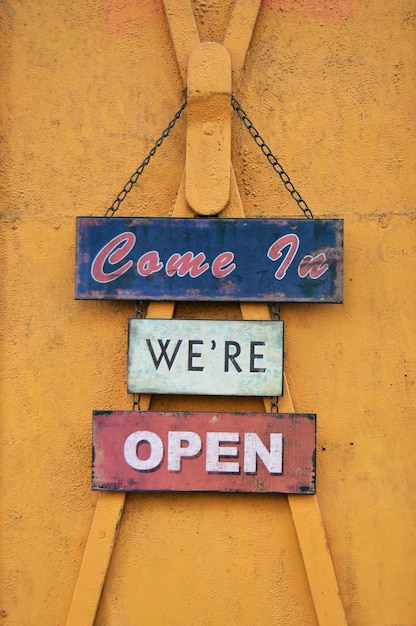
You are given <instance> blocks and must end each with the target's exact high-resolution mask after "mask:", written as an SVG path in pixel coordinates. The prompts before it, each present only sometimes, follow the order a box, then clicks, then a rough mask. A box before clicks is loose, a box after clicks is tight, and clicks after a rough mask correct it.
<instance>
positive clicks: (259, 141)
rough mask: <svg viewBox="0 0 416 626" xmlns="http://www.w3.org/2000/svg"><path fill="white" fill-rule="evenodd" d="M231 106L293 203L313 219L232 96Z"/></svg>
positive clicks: (300, 197)
mask: <svg viewBox="0 0 416 626" xmlns="http://www.w3.org/2000/svg"><path fill="white" fill-rule="evenodd" d="M231 104H232V107H233V109H234V110H235V111H236V113H237V115H238V117H239V118H240V120H241V121H242V122H243V124H244V126H245V127H246V128H247V130H248V132H249V133H250V135H251V136H252V137H253V139H254V141H255V143H256V144H257V145H258V147H259V148H260V150H261V151H262V152H263V154H264V156H265V157H266V159H267V160H268V162H269V163H270V165H271V166H272V168H273V169H274V171H275V172H277V174H278V175H279V176H280V179H281V181H282V183H283V184H284V186H285V187H286V189H287V190H288V192H289V193H290V195H291V196H292V198H293V199H294V201H295V202H296V203H297V205H298V207H299V208H300V210H301V211H302V212H303V214H304V216H305V217H306V218H307V219H311V218H312V219H313V214H312V211H311V210H310V208H309V207H308V205H307V204H306V202H305V200H304V199H303V198H302V196H301V195H300V193H299V192H298V191H297V190H296V189H295V186H294V185H293V183H292V181H291V180H290V178H289V176H288V174H287V173H286V172H285V170H284V168H283V167H282V165H281V164H280V163H279V161H278V160H277V158H276V157H275V155H274V154H273V152H272V151H271V150H270V148H269V146H268V145H267V144H266V142H265V141H264V139H263V137H262V136H261V135H260V133H259V132H258V130H257V129H256V128H255V127H254V126H253V123H252V122H251V120H250V118H249V117H248V115H247V113H246V112H245V111H244V110H243V108H242V107H241V105H240V103H239V102H238V100H237V99H236V98H235V97H234V96H233V95H232V96H231Z"/></svg>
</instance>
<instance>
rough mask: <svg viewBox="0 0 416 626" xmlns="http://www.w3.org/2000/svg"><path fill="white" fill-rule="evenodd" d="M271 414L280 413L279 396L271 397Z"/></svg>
mask: <svg viewBox="0 0 416 626" xmlns="http://www.w3.org/2000/svg"><path fill="white" fill-rule="evenodd" d="M270 413H279V398H278V396H271V398H270Z"/></svg>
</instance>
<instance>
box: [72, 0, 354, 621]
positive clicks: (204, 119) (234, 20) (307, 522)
mask: <svg viewBox="0 0 416 626" xmlns="http://www.w3.org/2000/svg"><path fill="white" fill-rule="evenodd" d="M163 4H164V7H165V12H166V15H167V19H168V23H169V28H170V32H171V35H172V40H173V44H174V48H175V53H176V57H177V60H178V65H179V69H180V72H181V75H182V79H183V82H184V85H185V86H186V87H187V93H188V128H187V154H186V166H185V171H184V174H183V177H182V181H181V184H180V187H179V191H178V195H177V198H176V201H175V206H174V209H173V215H174V216H175V217H195V214H198V215H217V214H218V213H221V216H222V217H243V216H244V210H243V206H242V202H241V197H240V193H239V190H238V187H237V183H236V179H235V175H234V171H233V167H232V164H231V161H230V145H231V121H230V112H231V90H233V91H236V89H237V86H238V82H239V79H240V75H241V72H242V69H243V65H244V60H245V57H246V54H247V50H248V47H249V44H250V41H251V37H252V33H253V30H254V26H255V23H256V19H257V15H258V12H259V9H260V5H261V0H235V3H234V8H233V12H232V15H231V18H230V22H229V24H228V27H227V31H226V35H225V38H224V42H223V45H220V44H218V43H213V42H204V43H202V44H201V43H200V40H199V35H198V30H197V27H196V24H195V19H194V15H193V12H192V8H191V4H190V0H163ZM240 308H241V312H242V316H243V318H244V319H246V320H249V319H258V320H259V319H260V320H261V319H269V318H270V313H269V309H268V306H267V305H266V304H255V303H241V304H240ZM174 309H175V305H174V303H172V302H151V303H150V305H149V307H148V312H147V316H148V317H158V318H165V319H167V318H172V317H173V315H174ZM284 385H285V391H284V396H283V399H282V400H281V410H284V411H287V412H291V413H294V412H295V409H294V406H293V401H292V397H291V393H290V389H289V386H288V383H287V379H286V377H285V379H284ZM150 401H151V396H149V395H142V396H141V400H140V407H141V410H148V409H149V406H150ZM264 402H265V407H266V410H269V407H270V399H269V398H265V400H264ZM287 497H288V502H289V506H290V510H291V514H292V518H293V522H294V525H295V528H296V533H297V537H298V541H299V548H300V551H301V553H302V557H303V562H304V565H305V571H306V574H307V577H308V581H309V586H310V589H311V594H312V599H313V602H314V606H315V612H316V616H317V620H318V623H319V624H320V626H346V620H345V614H344V610H343V607H342V604H341V601H340V597H339V592H338V586H337V581H336V578H335V573H334V569H333V565H332V561H331V557H330V554H329V551H328V547H327V542H326V537H325V531H324V528H323V524H322V519H321V515H320V511H319V506H318V501H317V498H316V496H297V495H289V496H287ZM125 498H126V495H125V494H124V493H108V492H107V493H106V492H102V493H99V495H98V499H97V505H96V509H95V514H94V517H93V520H92V524H91V528H90V533H89V536H88V540H87V544H86V547H85V552H84V557H83V560H82V564H81V568H80V571H79V575H78V579H77V583H76V587H75V591H74V595H73V599H72V604H71V607H70V611H69V615H68V620H67V626H80V625H82V626H92V624H93V623H94V619H95V615H96V611H97V608H98V604H99V600H100V596H101V592H102V589H103V586H104V582H105V577H106V573H107V568H108V565H109V562H110V558H111V554H112V551H113V546H114V542H115V540H116V534H117V529H118V526H119V523H120V519H121V516H122V514H123V508H124V503H125Z"/></svg>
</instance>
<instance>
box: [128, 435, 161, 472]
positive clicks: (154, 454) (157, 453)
mask: <svg viewBox="0 0 416 626" xmlns="http://www.w3.org/2000/svg"><path fill="white" fill-rule="evenodd" d="M144 442H146V443H148V444H149V446H150V454H149V456H148V458H147V459H139V457H138V454H137V452H138V450H137V449H138V446H139V444H141V443H144ZM124 458H125V459H126V462H127V463H128V464H129V465H130V467H132V468H133V469H136V470H140V471H149V470H153V469H156V468H157V467H158V466H159V465H160V464H161V462H162V459H163V442H162V440H161V438H160V437H159V435H156V433H152V432H151V431H149V430H138V431H136V432H135V433H132V434H131V435H129V436H128V437H127V439H126V441H125V443H124Z"/></svg>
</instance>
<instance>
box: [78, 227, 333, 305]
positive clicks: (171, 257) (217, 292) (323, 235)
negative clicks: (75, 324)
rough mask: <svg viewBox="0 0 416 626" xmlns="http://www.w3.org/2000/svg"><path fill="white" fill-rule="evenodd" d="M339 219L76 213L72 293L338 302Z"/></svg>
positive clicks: (110, 296) (92, 297) (125, 297)
mask: <svg viewBox="0 0 416 626" xmlns="http://www.w3.org/2000/svg"><path fill="white" fill-rule="evenodd" d="M342 270H343V220H315V219H314V220H306V219H299V220H289V219H247V218H240V219H219V218H195V219H189V218H188V219H185V218H120V217H113V218H97V217H79V218H77V259H76V294H75V297H76V298H77V299H86V300H101V299H102V300H201V301H202V300H216V301H248V302H249V301H257V302H258V301H265V302H342Z"/></svg>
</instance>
